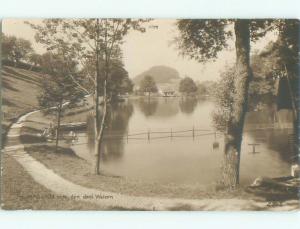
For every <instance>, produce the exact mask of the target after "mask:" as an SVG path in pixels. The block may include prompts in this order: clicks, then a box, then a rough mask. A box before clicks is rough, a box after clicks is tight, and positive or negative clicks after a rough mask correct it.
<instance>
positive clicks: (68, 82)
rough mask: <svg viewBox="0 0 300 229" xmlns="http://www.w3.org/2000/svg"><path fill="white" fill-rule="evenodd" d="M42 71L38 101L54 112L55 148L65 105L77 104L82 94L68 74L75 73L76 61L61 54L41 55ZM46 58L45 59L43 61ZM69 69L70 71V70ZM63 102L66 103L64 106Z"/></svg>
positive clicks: (48, 111)
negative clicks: (42, 77) (42, 78)
mask: <svg viewBox="0 0 300 229" xmlns="http://www.w3.org/2000/svg"><path fill="white" fill-rule="evenodd" d="M43 58H44V61H43V62H42V64H41V68H42V71H43V72H44V73H46V74H47V75H45V78H44V80H43V83H42V90H41V94H40V95H39V97H38V101H39V104H40V106H41V107H43V108H45V109H46V110H45V111H46V112H47V113H50V112H51V113H56V121H57V125H56V144H55V145H56V150H57V147H58V140H59V135H60V120H61V117H62V115H63V112H64V110H65V108H66V107H72V106H74V105H76V104H78V103H79V102H80V101H81V99H82V98H83V96H84V93H82V91H81V90H78V88H77V87H76V84H75V83H74V81H73V79H72V78H70V77H69V74H73V75H76V62H74V61H73V60H72V59H67V58H66V56H63V55H61V54H57V53H56V54H52V53H50V52H48V53H45V54H44V55H43ZM45 60H46V61H45ZM70 69H71V72H70ZM64 104H66V105H65V106H64Z"/></svg>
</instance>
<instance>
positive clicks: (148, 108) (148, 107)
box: [138, 98, 158, 117]
mask: <svg viewBox="0 0 300 229" xmlns="http://www.w3.org/2000/svg"><path fill="white" fill-rule="evenodd" d="M138 106H139V108H140V110H141V111H142V112H143V114H144V115H145V116H146V117H148V116H152V115H154V114H155V112H156V110H157V106H158V100H157V99H155V98H154V99H139V101H138Z"/></svg>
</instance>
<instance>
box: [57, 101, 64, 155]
mask: <svg viewBox="0 0 300 229" xmlns="http://www.w3.org/2000/svg"><path fill="white" fill-rule="evenodd" d="M61 108H62V102H60V103H59V105H58V108H57V127H56V139H55V151H57V150H58V139H59V134H60V118H61Z"/></svg>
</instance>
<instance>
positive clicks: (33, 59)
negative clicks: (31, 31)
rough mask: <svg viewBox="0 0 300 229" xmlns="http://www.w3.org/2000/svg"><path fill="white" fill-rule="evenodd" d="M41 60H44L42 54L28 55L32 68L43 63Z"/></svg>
mask: <svg viewBox="0 0 300 229" xmlns="http://www.w3.org/2000/svg"><path fill="white" fill-rule="evenodd" d="M41 61H42V56H41V55H40V54H37V53H30V54H29V55H28V62H29V63H30V64H31V66H30V70H31V69H32V68H36V67H37V66H40V65H41Z"/></svg>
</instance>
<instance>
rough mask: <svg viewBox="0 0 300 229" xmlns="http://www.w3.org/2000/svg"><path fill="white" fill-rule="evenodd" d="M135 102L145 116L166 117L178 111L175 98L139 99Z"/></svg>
mask: <svg viewBox="0 0 300 229" xmlns="http://www.w3.org/2000/svg"><path fill="white" fill-rule="evenodd" d="M137 104H138V107H139V108H140V110H141V111H142V113H143V114H144V115H145V116H146V117H149V116H155V117H159V118H163V117H167V118H168V117H171V116H174V115H176V114H177V113H178V112H179V107H178V100H177V98H152V99H151V100H147V99H140V100H139V101H138V103H137Z"/></svg>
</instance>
